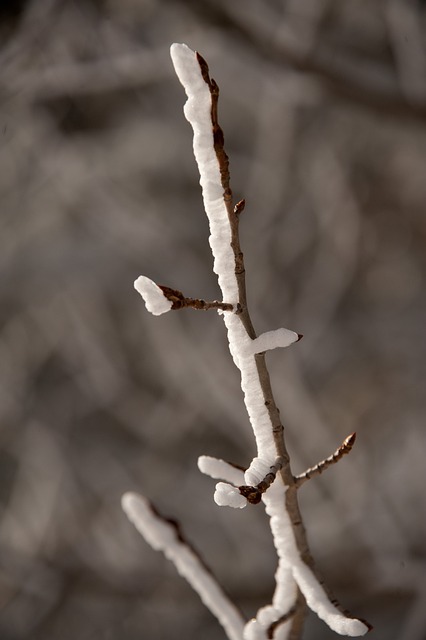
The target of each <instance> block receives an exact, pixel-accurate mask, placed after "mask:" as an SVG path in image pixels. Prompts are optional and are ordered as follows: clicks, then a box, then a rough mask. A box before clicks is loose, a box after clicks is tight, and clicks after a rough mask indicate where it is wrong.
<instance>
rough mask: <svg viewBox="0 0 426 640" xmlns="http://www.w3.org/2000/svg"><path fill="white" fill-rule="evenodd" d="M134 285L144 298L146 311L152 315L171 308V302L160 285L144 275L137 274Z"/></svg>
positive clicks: (165, 311) (157, 314)
mask: <svg viewBox="0 0 426 640" xmlns="http://www.w3.org/2000/svg"><path fill="white" fill-rule="evenodd" d="M134 287H135V289H136V291H137V292H138V293H140V294H141V296H142V298H143V299H144V302H145V306H146V308H147V309H148V311H150V312H151V313H152V314H153V315H154V316H160V315H161V314H162V313H167V311H170V309H171V308H172V303H171V302H170V300H168V299H167V298H166V296H165V295H164V293H163V291H162V290H161V289H160V287H159V286H158V285H156V284H155V282H153V281H152V280H150V279H149V278H147V277H146V276H139V278H137V280H135V283H134Z"/></svg>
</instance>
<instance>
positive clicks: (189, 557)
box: [122, 493, 243, 640]
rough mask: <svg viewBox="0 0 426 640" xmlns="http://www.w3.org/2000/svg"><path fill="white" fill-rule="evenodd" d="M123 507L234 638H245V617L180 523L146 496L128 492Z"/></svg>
mask: <svg viewBox="0 0 426 640" xmlns="http://www.w3.org/2000/svg"><path fill="white" fill-rule="evenodd" d="M122 506H123V509H124V511H125V513H126V515H127V517H128V518H129V520H130V521H131V522H133V524H134V525H135V527H136V529H137V530H138V531H139V533H140V534H141V535H142V536H143V537H144V538H145V540H146V541H147V542H148V543H149V544H150V545H151V547H152V548H153V549H155V550H156V551H163V553H164V555H165V556H166V558H168V559H169V560H171V561H172V562H173V563H174V565H175V566H176V569H177V571H178V573H179V574H180V575H181V576H182V577H183V578H185V579H186V580H187V581H188V582H189V584H190V585H191V587H192V588H193V589H194V591H196V592H197V593H198V595H199V596H200V598H201V600H202V601H203V603H204V604H205V606H206V607H207V608H208V609H209V610H210V611H211V612H212V614H213V615H214V616H215V617H216V618H217V619H218V620H219V622H220V624H221V625H222V626H223V628H224V629H225V631H226V634H227V636H228V638H230V640H241V639H242V634H243V620H242V618H241V615H240V613H239V612H238V610H237V609H236V607H235V606H234V605H233V604H232V603H231V602H230V601H229V599H228V597H227V596H226V595H225V593H224V592H223V590H222V588H221V587H220V586H219V584H218V582H217V580H216V578H215V577H214V576H213V575H212V573H211V572H210V571H209V570H208V569H207V568H206V565H205V563H204V562H203V561H202V560H201V558H200V556H199V555H198V554H197V553H196V552H195V551H194V549H193V547H192V546H191V545H189V544H188V543H187V542H185V540H184V539H183V536H182V533H181V531H180V530H179V528H178V527H177V525H176V524H175V523H174V522H173V521H170V520H166V519H165V518H163V517H162V516H160V515H159V514H158V513H157V512H156V510H155V509H153V507H152V505H151V504H150V503H149V501H148V500H146V498H144V497H143V496H140V495H138V494H136V493H126V494H124V496H123V498H122Z"/></svg>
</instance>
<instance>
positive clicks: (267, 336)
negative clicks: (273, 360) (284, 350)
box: [252, 329, 300, 353]
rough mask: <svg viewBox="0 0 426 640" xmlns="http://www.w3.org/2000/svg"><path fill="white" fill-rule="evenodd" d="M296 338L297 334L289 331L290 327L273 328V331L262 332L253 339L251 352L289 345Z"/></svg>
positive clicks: (298, 338) (298, 337) (296, 339)
mask: <svg viewBox="0 0 426 640" xmlns="http://www.w3.org/2000/svg"><path fill="white" fill-rule="evenodd" d="M298 340H300V336H299V334H298V333H295V332H294V331H290V329H275V331H267V332H266V333H262V335H260V336H258V337H257V338H256V339H255V340H253V341H252V349H253V353H262V352H263V351H271V349H276V348H277V347H289V346H290V345H291V344H293V343H294V342H297V341H298Z"/></svg>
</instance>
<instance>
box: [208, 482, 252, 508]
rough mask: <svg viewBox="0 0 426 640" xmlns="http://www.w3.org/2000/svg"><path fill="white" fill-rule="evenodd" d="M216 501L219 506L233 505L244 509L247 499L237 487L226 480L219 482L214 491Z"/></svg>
mask: <svg viewBox="0 0 426 640" xmlns="http://www.w3.org/2000/svg"><path fill="white" fill-rule="evenodd" d="M214 501H215V502H216V504H217V505H219V507H232V508H233V509H244V507H246V506H247V500H246V498H245V497H244V496H242V495H241V493H240V492H239V491H238V489H237V487H234V486H233V485H231V484H227V483H226V482H218V483H217V485H216V491H215V492H214Z"/></svg>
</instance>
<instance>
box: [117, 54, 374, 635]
mask: <svg viewBox="0 0 426 640" xmlns="http://www.w3.org/2000/svg"><path fill="white" fill-rule="evenodd" d="M171 57H172V61H173V64H174V67H175V71H176V73H177V76H178V78H179V80H180V81H181V83H182V85H183V86H184V89H185V92H186V94H187V96H188V100H187V102H186V104H185V107H184V113H185V116H186V118H187V120H188V121H189V122H190V124H191V126H192V128H193V131H194V140H193V144H194V155H195V158H196V161H197V164H198V169H199V172H200V184H201V187H202V193H203V201H204V207H205V211H206V214H207V217H208V220H209V226H210V238H209V242H210V246H211V249H212V254H213V259H214V265H213V269H214V272H215V273H216V275H217V277H218V282H219V286H220V289H221V292H222V297H223V301H224V302H222V303H220V302H215V303H205V302H204V301H198V302H197V304H189V303H188V301H189V300H193V299H190V298H185V296H184V295H183V294H182V293H181V292H180V291H177V290H175V289H169V288H168V287H163V286H159V285H156V284H155V283H153V282H152V281H151V280H149V279H148V278H146V277H144V276H141V277H140V278H138V280H137V281H136V282H135V287H136V289H137V290H138V291H139V293H141V295H142V297H143V298H144V300H145V304H146V306H147V309H148V310H149V311H151V312H152V313H154V314H155V315H160V314H161V313H165V312H166V311H169V310H170V309H176V308H182V307H185V306H194V307H195V308H216V309H217V310H218V312H219V313H220V314H221V316H222V318H223V320H224V323H225V326H226V329H227V332H228V341H229V348H230V352H231V355H232V358H233V360H234V363H235V365H236V366H237V367H238V369H239V370H240V374H241V387H242V390H243V393H244V402H245V405H246V409H247V413H248V416H249V420H250V424H251V427H252V429H253V433H254V437H255V440H256V446H257V455H256V457H255V458H254V460H252V462H251V463H250V465H249V467H248V469H247V470H246V471H245V472H244V476H243V473H242V471H241V470H240V469H237V468H235V467H233V466H232V465H230V464H229V463H225V462H224V461H222V460H217V459H214V458H209V457H207V456H203V457H201V458H200V460H199V467H200V470H201V471H202V472H203V473H206V474H207V475H210V476H211V477H213V478H215V479H221V480H222V482H219V483H218V484H217V485H216V492H215V501H216V502H217V504H219V505H227V506H232V507H236V508H242V507H244V506H246V504H247V501H249V502H253V503H257V502H259V501H260V500H262V502H263V503H264V505H265V509H266V512H267V514H268V515H269V517H270V526H271V531H272V535H273V539H274V545H275V548H276V551H277V554H278V568H277V571H276V574H275V578H276V589H275V593H274V596H273V601H272V604H271V605H268V606H266V607H263V608H262V609H260V610H259V611H258V613H257V615H256V617H255V618H254V619H253V620H250V621H249V622H247V624H246V625H245V627H244V630H242V629H241V627H238V629H239V631H238V633H241V634H242V635H241V637H243V638H244V640H266V638H268V637H277V638H278V637H279V638H280V639H281V640H284V639H285V638H288V637H291V638H292V639H294V638H296V637H300V635H299V631H300V628H301V621H302V620H303V617H304V614H305V609H306V604H307V605H308V606H309V607H310V608H311V609H312V610H313V611H315V612H316V613H317V615H318V616H319V617H320V618H321V619H323V620H324V621H325V622H326V623H327V624H328V625H329V627H330V628H331V629H333V630H334V631H336V632H337V633H339V634H342V635H348V636H361V635H364V634H365V633H366V632H367V631H368V629H369V627H368V625H367V624H365V623H364V622H361V621H360V620H357V619H354V618H351V617H350V616H348V615H347V614H346V613H343V612H342V611H341V609H340V607H338V606H336V604H335V601H334V600H333V601H331V599H330V598H329V596H328V595H327V594H326V591H325V590H324V588H323V587H322V585H321V583H320V581H319V580H318V578H317V577H316V575H315V573H314V569H313V561H312V558H311V555H310V552H309V548H308V543H307V539H306V534H305V530H304V527H303V524H302V518H301V515H300V511H299V506H298V500H297V487H298V485H299V484H301V482H302V478H301V477H299V478H295V477H294V476H293V474H292V471H291V467H290V458H289V455H288V452H287V449H286V444H285V440H284V427H283V425H282V424H281V421H280V417H279V411H278V408H277V406H276V403H275V400H274V397H273V394H272V389H271V383H270V379H269V373H268V370H267V367H266V362H265V353H266V352H267V351H269V350H271V349H275V348H277V347H287V346H289V345H291V344H293V343H295V342H297V341H298V340H300V338H301V337H302V336H301V335H300V334H298V333H295V332H294V331H290V330H288V329H277V330H275V331H269V332H266V333H263V334H262V335H260V336H256V333H255V331H254V328H253V325H252V322H251V319H250V315H249V311H248V308H247V300H246V291H245V268H244V259H243V253H242V251H241V248H240V242H239V233H238V225H239V219H240V214H241V212H242V210H243V208H244V201H240V202H239V203H237V204H236V205H235V206H234V204H233V201H232V191H231V188H230V178H229V161H228V157H227V155H226V152H225V149H224V138H223V133H222V130H221V128H220V126H219V123H218V96H219V88H218V86H217V84H216V82H215V81H214V80H213V79H211V78H210V75H209V69H208V66H207V63H206V61H205V60H204V59H203V58H202V57H201V56H200V55H199V54H198V53H194V52H193V51H191V49H189V48H188V47H187V46H186V45H184V44H174V45H172V47H171ZM201 303H204V306H203V304H201ZM197 305H198V306H197ZM206 305H209V306H206ZM345 442H346V441H345ZM342 446H343V445H342ZM348 451H349V448H348V447H347V446H346V448H345V450H342V448H340V449H339V450H338V452H336V453H335V454H333V456H331V457H330V458H329V459H327V460H326V461H324V462H323V463H320V465H317V466H316V467H314V468H312V469H310V470H308V472H306V474H309V475H306V474H305V475H306V477H309V476H311V475H315V474H316V473H320V472H321V470H323V469H325V468H326V466H329V464H332V463H334V462H336V461H337V460H338V459H340V457H342V455H344V453H347V452H348ZM243 477H244V480H243V481H242V478H243ZM223 481H225V482H223ZM124 507H125V509H126V512H127V513H128V515H129V517H130V518H131V519H132V520H133V521H134V522H135V524H136V526H137V527H138V528H139V529H140V530H141V532H142V533H143V535H145V537H146V539H147V540H148V541H149V542H150V543H151V544H152V543H153V538H155V539H156V540H158V538H160V539H161V546H160V548H162V549H163V550H164V552H165V553H166V555H167V556H168V557H171V559H173V561H174V562H175V563H176V564H177V566H178V568H179V566H180V558H181V557H182V553H183V552H182V550H181V548H180V546H179V543H178V542H177V538H176V536H173V535H172V534H171V533H170V530H169V529H161V528H160V529H158V531H159V532H160V533H161V532H162V533H161V535H160V534H159V536H152V535H151V534H152V532H153V531H154V529H155V527H157V525H155V527H154V524H153V522H154V521H153V520H152V516H151V515H150V512H149V510H147V508H146V503H145V502H144V500H143V499H141V498H136V497H135V496H134V495H133V494H131V495H130V497H127V498H126V497H125V499H124ZM155 522H156V521H155ZM158 526H159V525H158ZM162 526H163V525H162ZM154 545H157V546H156V547H155V548H158V542H155V540H154ZM177 549H179V551H178V552H177ZM185 571H186V570H185ZM185 571H183V570H182V571H181V572H182V573H183V574H184V575H185V577H187V579H188V580H190V581H191V584H193V586H194V588H196V589H197V590H198V591H199V592H200V590H199V588H198V586H197V585H198V583H197V579H198V578H197V577H196V575H195V574H196V572H197V571H198V569H196V570H195V569H191V571H190V572H189V574H188V572H186V573H185ZM209 589H210V587H209ZM209 589H208V592H209V593H210V591H209ZM202 597H203V598H204V596H203V595H202ZM206 600H208V598H206ZM216 604H217V600H214V606H213V607H212V606H211V603H210V604H208V606H209V607H210V608H211V610H212V611H214V613H215V615H217V616H218V618H219V619H220V620H221V622H222V624H224V623H223V620H222V619H221V618H220V616H221V615H222V613H221V611H218V610H217V609H218V607H217V606H216ZM224 626H225V624H224ZM237 626H238V625H237ZM231 627H232V628H231V631H229V629H228V628H227V627H226V626H225V628H227V632H228V635H229V634H230V633H231V632H232V634H234V632H235V627H233V626H232V625H231ZM229 637H230V638H231V637H232V638H234V637H236V636H235V635H232V636H231V635H229Z"/></svg>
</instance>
